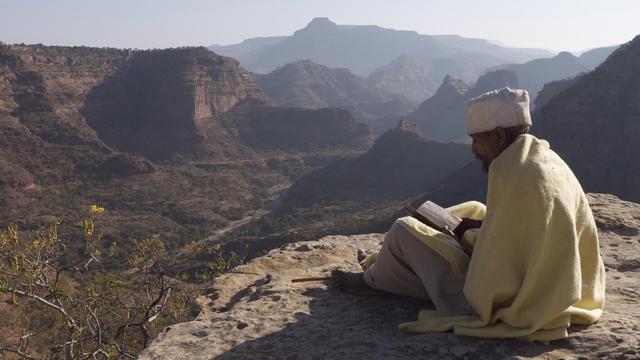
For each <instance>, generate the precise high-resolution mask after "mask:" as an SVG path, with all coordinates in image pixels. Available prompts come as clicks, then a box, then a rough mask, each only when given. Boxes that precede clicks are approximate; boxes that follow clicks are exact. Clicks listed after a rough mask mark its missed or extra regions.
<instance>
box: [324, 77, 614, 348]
mask: <svg viewBox="0 0 640 360" xmlns="http://www.w3.org/2000/svg"><path fill="white" fill-rule="evenodd" d="M530 126H531V117H530V115H529V95H528V93H527V92H526V91H523V90H512V89H509V88H503V89H500V90H495V91H491V92H488V93H486V94H483V95H481V96H479V97H477V98H475V99H472V100H471V101H470V102H469V105H468V108H467V130H468V133H469V135H470V136H471V138H472V139H473V144H472V151H473V153H474V154H475V155H476V157H478V158H479V159H480V160H481V161H482V164H483V169H484V171H485V172H488V174H489V183H488V191H487V203H486V208H485V206H484V205H482V204H481V203H478V202H467V203H463V204H460V205H456V206H454V207H451V208H449V211H451V212H452V213H454V214H456V215H458V216H460V217H463V218H464V220H463V224H462V226H460V227H459V229H458V231H456V232H455V234H456V237H458V238H459V239H458V240H461V243H462V244H467V245H468V247H469V248H472V255H471V256H470V257H469V256H468V255H467V253H465V251H463V250H462V247H461V246H460V245H459V243H458V241H456V239H453V238H452V237H450V236H448V235H445V234H443V233H441V232H438V231H436V230H434V229H432V228H430V227H429V226H427V225H425V224H423V223H421V222H419V221H417V220H416V219H414V218H412V217H404V218H400V219H398V220H396V222H395V223H394V225H393V226H392V227H391V229H390V230H389V232H388V233H387V234H386V236H385V239H384V243H383V246H382V249H381V250H380V252H379V253H378V255H377V257H376V258H373V257H369V258H367V259H365V260H364V261H363V262H361V264H362V265H363V268H364V269H365V270H364V272H361V273H347V272H343V271H339V270H335V271H334V272H333V274H332V275H333V285H334V286H335V287H337V288H338V289H342V290H344V291H347V292H351V293H355V294H370V293H374V292H389V293H394V294H399V295H406V296H412V297H416V298H421V299H428V300H430V301H432V302H433V304H434V306H435V311H434V310H422V311H421V313H420V315H419V319H418V320H417V321H415V322H411V323H405V324H401V325H400V328H401V329H403V330H405V331H409V332H432V331H448V330H454V332H455V333H456V334H461V335H468V336H479V337H524V338H528V339H530V340H540V341H548V340H554V339H560V338H564V337H566V336H567V329H568V327H569V326H570V325H571V324H572V323H577V324H591V323H594V322H595V321H597V320H598V319H599V318H600V315H601V314H602V309H603V307H604V293H605V272H604V266H603V263H602V259H601V258H600V252H599V247H598V233H597V229H596V226H595V222H594V219H593V215H592V213H591V209H590V208H589V204H588V202H587V198H586V196H585V194H584V191H583V190H582V188H581V186H580V184H579V183H578V180H577V179H576V178H575V176H574V175H573V173H572V172H571V170H570V169H569V167H568V166H567V165H566V164H565V163H564V161H562V159H560V157H559V156H558V155H557V154H556V153H554V152H553V151H552V150H551V149H550V148H549V143H547V142H546V141H544V140H539V139H537V138H536V137H534V136H532V135H529V134H528V130H529V127H530ZM473 227H479V229H470V228H473ZM467 229H470V230H468V231H467ZM467 252H469V251H468V249H467Z"/></svg>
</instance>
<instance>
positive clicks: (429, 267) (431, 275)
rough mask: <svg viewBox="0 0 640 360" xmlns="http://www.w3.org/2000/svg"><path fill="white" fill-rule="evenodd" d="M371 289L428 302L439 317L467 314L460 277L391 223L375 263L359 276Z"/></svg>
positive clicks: (470, 311) (446, 263)
mask: <svg viewBox="0 0 640 360" xmlns="http://www.w3.org/2000/svg"><path fill="white" fill-rule="evenodd" d="M363 280H364V282H365V283H366V284H367V285H369V286H370V287H371V288H373V289H376V290H381V291H385V292H390V293H394V294H397V295H404V296H411V297H415V298H419V299H427V300H431V301H432V302H433V303H434V305H435V307H436V310H438V311H439V312H441V313H443V314H469V313H473V309H472V308H471V307H470V306H469V303H468V302H467V300H466V298H465V297H464V294H463V293H462V289H463V287H464V277H460V276H458V275H456V274H455V273H454V271H453V269H452V268H451V265H450V264H449V262H448V261H446V260H445V259H444V258H443V257H442V256H440V255H439V254H437V253H436V252H434V251H433V250H431V248H429V247H428V246H427V245H425V244H424V243H422V241H420V240H419V239H417V238H415V237H414V236H413V235H411V233H409V232H408V231H407V230H405V228H404V227H403V226H402V225H400V224H398V223H394V224H393V226H392V227H391V229H390V230H389V232H388V233H387V234H386V236H385V239H384V243H383V245H382V249H381V250H380V252H379V253H378V257H377V259H376V262H375V263H374V264H373V265H372V266H371V267H370V268H368V269H367V270H365V272H364V274H363Z"/></svg>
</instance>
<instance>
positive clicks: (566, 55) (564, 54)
mask: <svg viewBox="0 0 640 360" xmlns="http://www.w3.org/2000/svg"><path fill="white" fill-rule="evenodd" d="M555 57H556V58H558V59H562V58H570V59H575V58H576V56H575V55H573V54H572V53H570V52H568V51H561V52H560V53H559V54H558V55H556V56H555Z"/></svg>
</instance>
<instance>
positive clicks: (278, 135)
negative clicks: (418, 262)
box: [0, 45, 373, 249]
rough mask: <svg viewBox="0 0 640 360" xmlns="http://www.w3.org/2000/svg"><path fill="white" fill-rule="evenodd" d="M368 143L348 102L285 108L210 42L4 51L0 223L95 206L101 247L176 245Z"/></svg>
mask: <svg viewBox="0 0 640 360" xmlns="http://www.w3.org/2000/svg"><path fill="white" fill-rule="evenodd" d="M372 140H373V138H372V135H371V130H370V128H369V127H367V126H366V125H363V124H361V123H359V122H357V121H355V120H354V119H353V117H352V116H351V114H350V113H349V112H348V111H346V110H339V109H323V110H305V109H294V108H283V107H277V106H276V105H275V103H273V101H272V100H270V99H268V97H267V96H265V95H264V93H262V91H261V90H260V89H259V87H258V86H257V85H256V83H255V82H254V80H253V78H252V77H251V75H250V74H249V73H248V72H246V71H245V70H244V69H242V68H241V67H240V66H239V64H238V63H237V61H235V60H233V59H231V58H227V57H223V56H219V55H216V54H214V53H212V52H210V51H209V50H207V49H205V48H180V49H166V50H152V51H131V50H119V49H98V48H88V47H55V46H53V47H52V46H42V45H31V46H30V45H1V46H0V148H1V149H2V152H1V153H0V167H1V170H2V171H1V172H0V201H2V203H3V204H7V206H4V207H2V208H1V209H0V223H1V224H10V223H14V222H19V223H20V224H21V225H23V226H32V224H33V223H37V222H38V221H39V220H38V219H42V218H43V217H46V216H51V215H55V216H59V217H61V218H64V219H80V217H81V216H83V215H84V213H85V211H86V209H87V208H88V206H89V205H90V204H99V205H100V206H103V207H105V208H106V209H107V212H106V215H105V217H104V218H103V221H104V223H103V226H104V228H105V229H106V231H105V241H107V240H110V241H118V243H119V245H120V244H123V249H126V246H127V245H126V244H129V243H130V242H131V241H133V240H134V239H136V238H140V237H144V236H148V235H149V234H150V233H162V234H163V237H164V238H165V240H167V244H170V246H171V247H177V246H180V245H181V244H184V243H186V242H189V241H192V240H196V239H200V238H202V237H205V236H206V235H207V234H209V233H211V232H213V231H214V230H216V229H221V228H224V227H226V226H230V225H229V224H233V222H234V221H239V220H241V219H243V218H244V217H246V216H252V215H251V214H254V213H256V211H258V210H259V209H262V207H263V206H264V205H265V204H266V203H268V202H270V201H271V200H272V199H273V198H274V196H276V195H277V193H278V191H280V190H279V189H282V188H286V187H287V186H288V184H289V183H290V182H291V181H293V180H295V179H296V178H298V177H300V176H302V175H303V174H304V173H306V172H308V171H309V170H312V169H315V168H317V167H319V166H322V165H324V164H327V163H328V162H330V161H332V160H334V159H336V158H341V157H344V156H354V155H357V154H359V153H362V152H364V151H365V150H366V149H367V148H368V147H369V146H370V144H371V142H372ZM9 204H10V205H9ZM73 224H74V223H72V222H69V223H65V224H64V226H74V225H73Z"/></svg>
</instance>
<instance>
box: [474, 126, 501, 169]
mask: <svg viewBox="0 0 640 360" xmlns="http://www.w3.org/2000/svg"><path fill="white" fill-rule="evenodd" d="M470 136H471V139H472V143H471V151H472V152H473V154H474V155H475V156H476V158H478V159H480V161H482V170H483V171H484V172H489V165H491V162H492V161H493V159H495V158H496V157H498V155H500V152H501V150H502V145H503V144H504V140H505V132H504V129H502V128H496V129H494V130H491V131H487V132H483V133H478V134H473V135H470Z"/></svg>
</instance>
